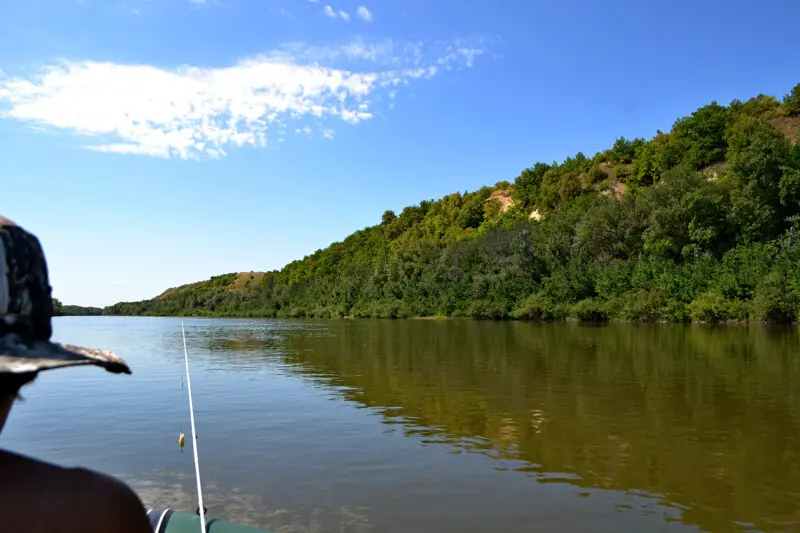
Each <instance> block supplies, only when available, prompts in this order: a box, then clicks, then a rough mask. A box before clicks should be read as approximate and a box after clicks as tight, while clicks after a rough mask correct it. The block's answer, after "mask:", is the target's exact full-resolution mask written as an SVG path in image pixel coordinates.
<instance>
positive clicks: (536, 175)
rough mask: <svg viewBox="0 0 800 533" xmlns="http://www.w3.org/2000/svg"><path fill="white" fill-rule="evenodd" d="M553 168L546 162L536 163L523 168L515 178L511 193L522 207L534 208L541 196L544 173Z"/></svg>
mask: <svg viewBox="0 0 800 533" xmlns="http://www.w3.org/2000/svg"><path fill="white" fill-rule="evenodd" d="M551 168H552V167H551V166H550V165H548V164H546V163H536V164H535V165H533V166H532V167H530V168H526V169H525V170H523V171H522V173H520V175H519V176H518V177H517V179H515V180H514V190H513V191H512V193H511V198H512V199H513V200H514V202H515V203H516V204H518V205H519V206H520V207H522V208H525V209H528V208H532V207H533V206H534V205H535V204H536V201H537V199H538V197H539V189H540V187H541V185H542V180H543V179H544V175H545V173H546V172H547V171H548V170H550V169H551Z"/></svg>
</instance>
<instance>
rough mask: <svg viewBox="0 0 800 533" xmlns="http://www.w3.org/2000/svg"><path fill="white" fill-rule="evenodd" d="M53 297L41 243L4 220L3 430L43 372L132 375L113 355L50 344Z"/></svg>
mask: <svg viewBox="0 0 800 533" xmlns="http://www.w3.org/2000/svg"><path fill="white" fill-rule="evenodd" d="M51 292H52V288H51V287H50V282H49V278H48V275H47V261H46V260H45V257H44V252H43V251H42V247H41V244H40V243H39V240H38V239H37V238H36V236H34V235H33V234H32V233H29V232H27V231H25V230H24V229H22V228H21V227H19V226H17V225H16V224H15V223H13V222H12V221H10V220H8V219H7V218H4V217H3V216H0V430H2V428H3V425H4V424H5V421H6V418H7V417H8V413H9V411H10V409H11V406H12V405H13V403H14V400H16V398H17V397H18V396H19V392H20V389H21V388H22V387H24V386H25V385H27V384H28V383H30V382H32V381H33V380H34V379H35V378H36V376H37V375H38V373H39V372H41V371H43V370H49V369H54V368H63V367H67V366H75V365H86V364H91V365H97V366H101V367H103V368H105V369H106V370H108V371H109V372H113V373H117V374H118V373H125V374H130V373H131V371H130V368H128V365H127V364H126V363H125V361H123V360H122V359H121V358H119V357H118V356H116V355H114V354H113V353H111V352H108V351H105V350H94V349H90V348H81V347H78V346H71V345H61V344H57V343H53V342H50V337H51V336H52V334H53V327H52V317H53V299H52V296H51Z"/></svg>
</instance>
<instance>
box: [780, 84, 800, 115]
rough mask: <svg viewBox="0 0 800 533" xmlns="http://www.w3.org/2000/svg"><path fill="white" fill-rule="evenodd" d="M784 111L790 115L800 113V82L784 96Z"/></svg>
mask: <svg viewBox="0 0 800 533" xmlns="http://www.w3.org/2000/svg"><path fill="white" fill-rule="evenodd" d="M783 111H784V113H786V115H788V116H790V117H793V116H796V115H800V83H798V84H797V85H795V86H794V89H792V91H791V92H790V93H789V94H787V95H786V96H784V97H783Z"/></svg>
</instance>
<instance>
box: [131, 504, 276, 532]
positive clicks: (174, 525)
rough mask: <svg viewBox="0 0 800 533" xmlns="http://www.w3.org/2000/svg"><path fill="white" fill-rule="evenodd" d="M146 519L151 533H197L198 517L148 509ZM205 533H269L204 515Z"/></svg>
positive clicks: (178, 512) (167, 510)
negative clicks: (150, 527)
mask: <svg viewBox="0 0 800 533" xmlns="http://www.w3.org/2000/svg"><path fill="white" fill-rule="evenodd" d="M147 517H148V518H149V519H150V524H151V525H152V526H153V533H198V532H199V531H200V516H199V515H197V514H193V513H184V512H181V511H175V510H172V509H150V510H149V511H147ZM205 518H206V533H270V532H269V531H266V530H264V529H257V528H254V527H251V526H245V525H242V524H235V523H233V522H226V521H224V520H219V519H217V518H209V517H208V515H206V517H205Z"/></svg>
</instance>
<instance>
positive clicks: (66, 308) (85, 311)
mask: <svg viewBox="0 0 800 533" xmlns="http://www.w3.org/2000/svg"><path fill="white" fill-rule="evenodd" d="M102 314H103V309H101V308H100V307H83V306H80V305H64V304H62V303H61V301H60V300H59V299H58V298H53V315H54V316H90V315H102Z"/></svg>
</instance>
